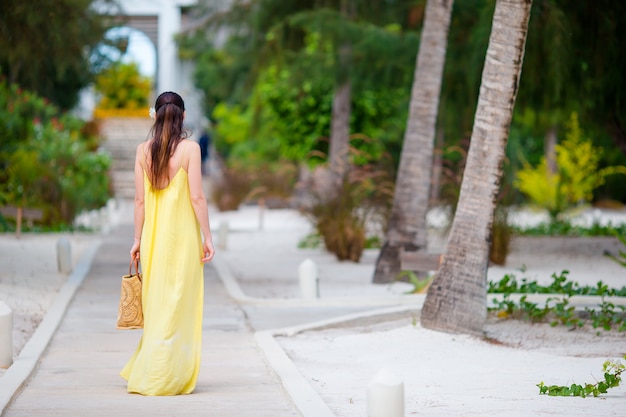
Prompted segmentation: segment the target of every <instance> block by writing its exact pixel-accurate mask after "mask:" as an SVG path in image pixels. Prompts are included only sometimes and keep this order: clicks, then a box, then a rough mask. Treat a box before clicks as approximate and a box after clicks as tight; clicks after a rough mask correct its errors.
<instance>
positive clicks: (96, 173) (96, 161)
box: [0, 80, 110, 226]
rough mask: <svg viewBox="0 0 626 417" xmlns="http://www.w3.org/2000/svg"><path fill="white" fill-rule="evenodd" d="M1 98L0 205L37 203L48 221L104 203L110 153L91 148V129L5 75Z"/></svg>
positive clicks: (63, 219)
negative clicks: (105, 153)
mask: <svg viewBox="0 0 626 417" xmlns="http://www.w3.org/2000/svg"><path fill="white" fill-rule="evenodd" d="M0 102H2V103H4V104H6V106H3V107H1V108H0V120H2V121H4V123H2V124H0V126H1V127H0V129H2V134H3V135H6V136H3V138H7V140H6V141H5V140H4V139H3V140H2V141H0V167H1V168H2V169H1V170H0V205H13V206H17V207H30V208H39V209H42V210H43V211H44V221H43V222H44V224H45V225H48V226H50V225H53V224H59V223H65V224H71V223H72V221H73V219H74V216H75V215H76V214H77V213H78V212H80V211H82V210H87V209H94V208H98V207H101V206H102V205H104V204H105V203H106V201H107V200H108V198H109V196H110V194H109V177H108V174H107V170H108V167H109V165H110V158H109V157H108V156H107V155H104V154H101V153H98V152H95V151H94V150H93V149H95V148H97V142H98V141H99V139H98V138H97V137H95V135H94V131H93V130H92V131H91V133H90V130H89V129H88V128H86V126H85V123H84V122H82V121H80V120H78V119H76V118H74V117H72V116H70V115H68V114H61V113H60V112H59V111H58V109H57V108H56V107H54V106H52V105H50V104H49V103H48V102H47V101H46V100H45V99H42V98H39V97H37V96H35V95H33V94H31V93H29V92H24V91H22V90H20V89H19V88H18V87H17V86H14V85H11V86H9V85H7V84H6V82H5V81H4V80H2V82H0Z"/></svg>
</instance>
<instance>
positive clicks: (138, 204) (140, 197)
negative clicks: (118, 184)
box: [130, 143, 145, 260]
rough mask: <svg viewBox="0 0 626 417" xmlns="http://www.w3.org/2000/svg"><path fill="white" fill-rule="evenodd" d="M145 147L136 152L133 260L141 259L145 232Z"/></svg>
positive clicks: (131, 254)
mask: <svg viewBox="0 0 626 417" xmlns="http://www.w3.org/2000/svg"><path fill="white" fill-rule="evenodd" d="M143 146H144V144H143V143H141V144H139V146H137V151H136V152H135V210H134V221H135V240H134V241H133V246H132V248H131V249H130V257H131V259H133V260H134V259H137V260H138V259H139V250H140V247H141V232H142V230H143V220H144V216H145V211H144V189H143V186H144V184H143V167H142V166H141V160H142V158H143Z"/></svg>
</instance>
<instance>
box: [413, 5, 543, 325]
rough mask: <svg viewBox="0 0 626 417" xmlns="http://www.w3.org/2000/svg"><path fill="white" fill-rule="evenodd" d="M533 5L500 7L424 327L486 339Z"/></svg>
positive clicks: (423, 316)
mask: <svg viewBox="0 0 626 417" xmlns="http://www.w3.org/2000/svg"><path fill="white" fill-rule="evenodd" d="M531 5H532V1H531V0H497V3H496V8H495V12H494V16H493V24H492V29H491V35H490V38H489V46H488V48H487V55H486V57H485V66H484V69H483V75H482V81H481V86H480V93H479V97H478V106H477V108H476V115H475V116H474V128H473V130H472V136H471V143H470V149H469V151H468V156H467V165H466V168H465V174H464V177H463V182H462V184H461V193H460V196H459V203H458V206H457V210H456V214H455V216H454V221H453V223H452V229H451V231H450V237H449V240H448V245H447V248H446V256H445V258H444V261H443V263H442V265H441V267H440V268H439V271H438V272H437V276H436V277H435V280H434V281H433V283H432V285H431V287H430V289H429V290H428V294H427V296H426V301H425V302H424V307H423V309H422V314H421V324H422V326H424V327H426V328H429V329H434V330H442V331H448V332H452V333H456V332H460V333H470V334H479V333H481V331H482V328H483V324H484V321H485V318H486V314H487V313H486V298H487V292H486V278H487V277H486V276H487V266H488V261H489V259H488V258H489V241H490V238H491V236H490V234H491V226H492V224H493V218H494V211H495V207H496V197H497V194H498V190H499V185H500V180H501V178H502V162H503V159H504V151H505V148H506V142H507V138H508V134H509V128H510V125H511V119H512V116H513V107H514V105H515V98H516V95H517V89H518V85H519V79H520V75H521V70H522V61H523V58H524V47H525V42H526V33H527V30H528V19H529V16H530V10H531Z"/></svg>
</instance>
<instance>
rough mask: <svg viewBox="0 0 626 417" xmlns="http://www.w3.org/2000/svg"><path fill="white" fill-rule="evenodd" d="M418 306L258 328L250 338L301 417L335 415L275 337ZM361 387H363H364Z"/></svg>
mask: <svg viewBox="0 0 626 417" xmlns="http://www.w3.org/2000/svg"><path fill="white" fill-rule="evenodd" d="M419 309H421V304H420V305H419V306H399V307H392V308H386V309H379V310H374V311H367V312H362V313H356V314H349V315H345V316H341V317H337V318H334V319H329V320H323V321H317V322H313V323H310V324H305V325H298V326H291V327H285V328H282V329H275V330H263V331H259V332H256V333H255V335H254V338H255V340H256V342H257V345H258V346H259V349H260V350H261V351H262V352H263V354H264V355H265V358H266V360H267V362H268V364H269V366H270V367H271V368H272V369H274V372H276V374H277V376H278V377H279V378H280V381H281V384H282V386H283V389H284V390H285V391H286V392H287V394H288V395H289V397H290V398H291V400H292V402H293V404H294V405H295V407H296V408H297V409H298V411H299V412H300V414H301V415H302V416H303V417H335V413H333V412H332V410H331V409H330V408H329V407H328V405H327V404H326V402H325V401H324V400H323V399H322V397H320V395H319V394H318V393H317V391H315V389H314V388H313V387H312V386H311V384H310V383H309V381H308V380H307V379H306V378H305V377H304V375H302V373H300V371H298V368H297V367H296V365H295V364H294V363H293V362H292V361H291V359H290V358H289V356H288V355H287V353H286V352H285V351H284V350H283V348H282V347H281V346H280V344H279V343H278V341H277V340H276V337H281V336H284V337H290V336H294V335H297V334H298V333H302V332H305V331H309V330H319V329H324V328H327V327H332V326H336V325H340V324H345V323H349V322H351V321H358V320H360V319H366V318H372V317H377V316H384V315H389V314H394V313H399V312H405V311H410V310H419ZM363 389H366V387H364V388H363Z"/></svg>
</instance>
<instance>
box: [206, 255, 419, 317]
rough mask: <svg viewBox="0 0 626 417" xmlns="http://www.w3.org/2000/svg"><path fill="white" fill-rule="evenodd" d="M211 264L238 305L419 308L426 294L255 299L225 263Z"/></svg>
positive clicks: (216, 260) (215, 260)
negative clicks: (246, 292)
mask: <svg viewBox="0 0 626 417" xmlns="http://www.w3.org/2000/svg"><path fill="white" fill-rule="evenodd" d="M211 264H212V265H213V267H214V268H215V270H216V271H217V275H218V276H219V277H220V280H221V281H222V283H223V284H224V287H225V288H226V291H227V292H228V294H229V295H230V296H231V297H232V298H233V299H234V300H236V301H237V302H238V303H240V304H246V305H255V306H268V307H345V306H357V307H358V306H363V307H388V306H398V305H411V306H414V307H415V306H421V305H422V304H423V303H424V299H425V298H426V294H405V295H389V296H347V297H321V298H300V297H293V298H255V297H250V296H248V295H246V294H245V293H244V292H243V290H242V289H241V287H240V286H239V283H238V282H237V279H236V278H235V277H234V276H233V274H232V272H231V270H230V268H229V266H228V264H227V262H226V261H222V260H218V259H213V260H212V261H211Z"/></svg>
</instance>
